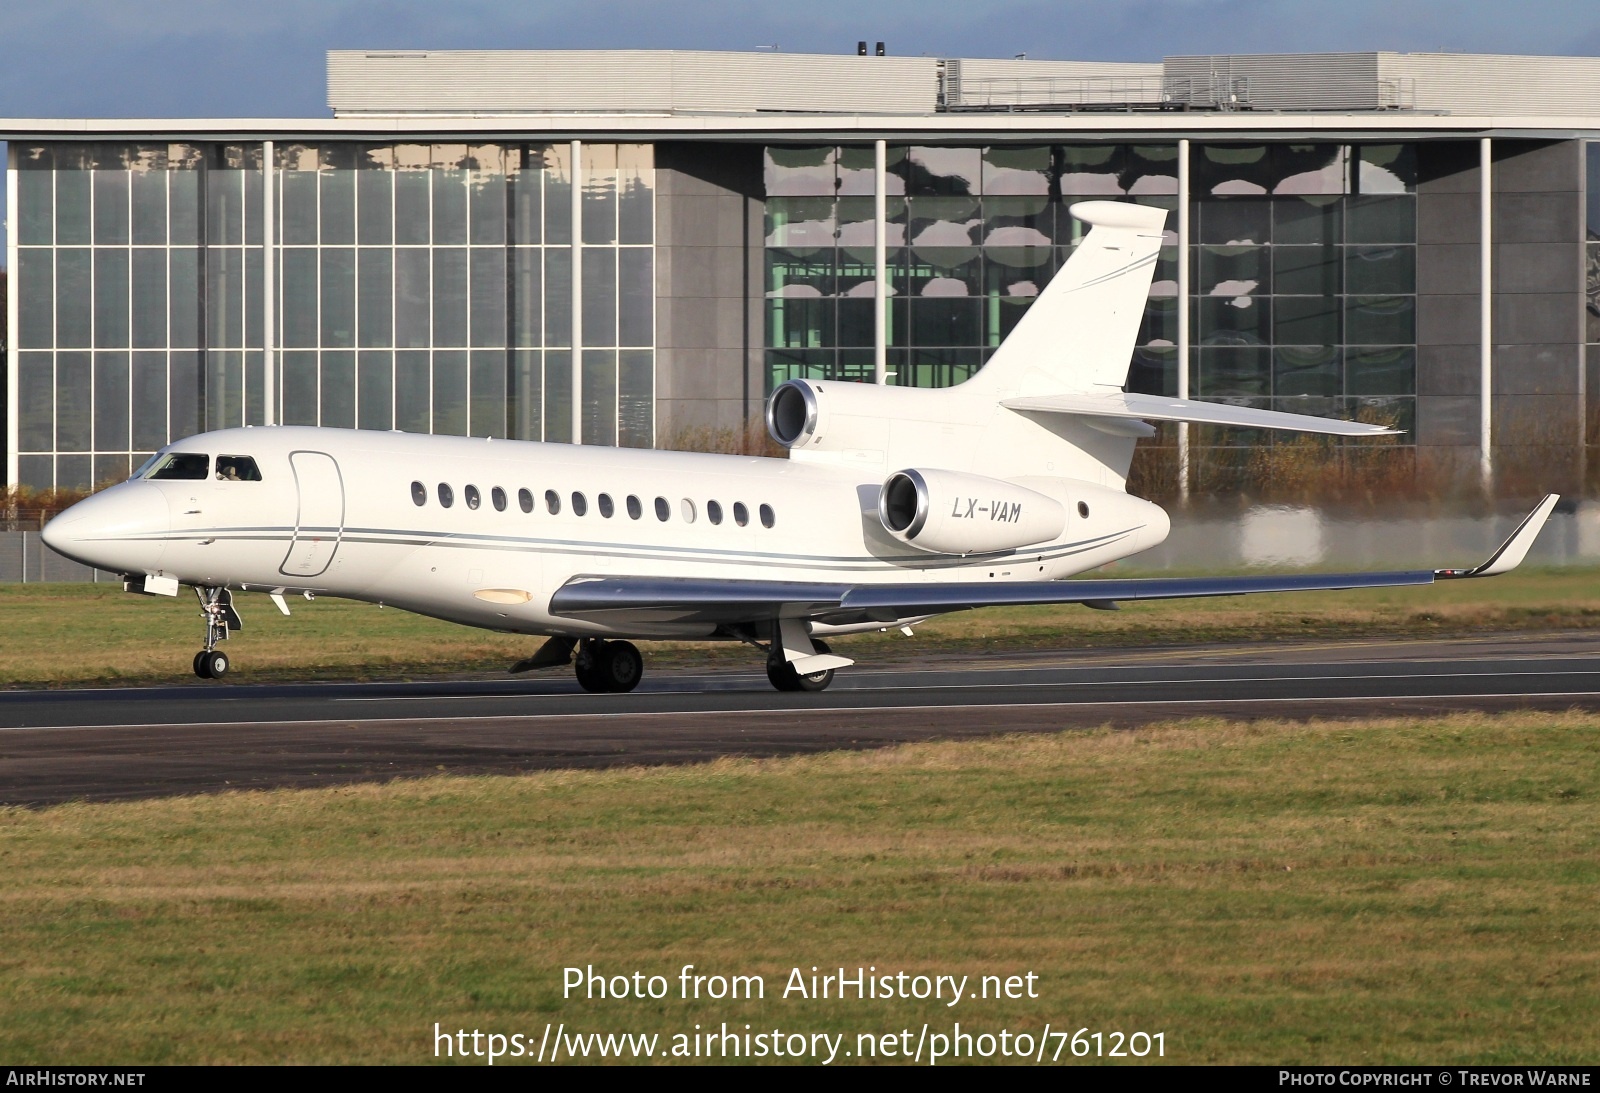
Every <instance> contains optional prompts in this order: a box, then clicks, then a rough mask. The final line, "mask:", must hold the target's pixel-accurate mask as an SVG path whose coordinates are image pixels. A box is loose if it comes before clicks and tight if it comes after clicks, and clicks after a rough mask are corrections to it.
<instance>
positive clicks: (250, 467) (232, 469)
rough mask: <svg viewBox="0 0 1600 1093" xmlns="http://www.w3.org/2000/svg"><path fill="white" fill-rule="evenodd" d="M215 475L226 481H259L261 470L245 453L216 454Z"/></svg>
mask: <svg viewBox="0 0 1600 1093" xmlns="http://www.w3.org/2000/svg"><path fill="white" fill-rule="evenodd" d="M217 477H218V478H220V479H223V480H224V481H227V482H259V481H261V471H260V470H259V469H258V468H257V467H256V461H255V460H254V459H252V458H251V457H250V456H247V455H219V456H217Z"/></svg>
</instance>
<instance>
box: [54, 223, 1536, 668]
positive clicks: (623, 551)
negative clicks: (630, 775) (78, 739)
mask: <svg viewBox="0 0 1600 1093" xmlns="http://www.w3.org/2000/svg"><path fill="white" fill-rule="evenodd" d="M1072 213H1073V215H1074V216H1076V217H1077V218H1078V219H1079V220H1081V221H1082V222H1084V223H1085V224H1087V225H1089V229H1090V230H1089V232H1088V234H1087V236H1086V237H1085V238H1084V239H1083V241H1082V242H1081V243H1080V245H1079V246H1078V247H1077V249H1076V250H1075V251H1074V252H1073V254H1072V256H1071V258H1070V259H1069V260H1068V261H1067V262H1066V263H1065V264H1064V265H1063V266H1062V268H1061V270H1060V272H1059V273H1057V274H1056V276H1055V277H1054V278H1053V279H1052V280H1051V281H1050V283H1049V284H1048V285H1047V286H1046V288H1045V290H1044V291H1043V292H1042V293H1041V294H1040V296H1039V298H1038V299H1037V300H1036V301H1035V302H1034V304H1033V306H1032V307H1031V308H1030V309H1029V310H1028V311H1027V313H1026V314H1025V315H1024V317H1023V318H1022V320H1021V321H1020V322H1019V323H1018V324H1017V327H1016V329H1015V330H1013V331H1012V333H1011V334H1010V336H1009V337H1007V338H1006V340H1005V342H1004V344H1003V345H1001V346H1000V348H999V349H998V350H997V351H996V352H995V354H994V356H993V357H992V359H991V360H990V361H989V363H988V364H986V365H985V366H984V367H983V368H982V369H981V370H980V371H979V372H978V373H977V374H976V375H975V376H973V377H972V378H971V379H969V380H967V381H966V382H965V383H962V384H960V385H959V386H956V387H950V388H945V389H934V390H928V389H916V388H901V387H890V386H878V385H870V384H856V383H842V382H837V381H832V380H790V381H789V382H787V383H784V384H782V385H780V386H779V387H778V388H777V389H776V390H775V391H774V392H773V394H772V397H771V400H770V401H769V402H768V404H767V424H768V427H769V429H770V431H771V433H772V436H773V437H774V439H776V440H777V441H778V442H779V443H780V444H782V445H784V446H786V447H787V448H788V449H789V458H788V459H770V458H757V457H746V456H731V455H706V454H695V453H687V452H668V451H646V450H630V449H625V448H610V447H592V446H589V447H586V446H572V445H560V444H541V443H531V442H522V441H509V440H493V439H477V438H470V437H446V436H422V435H414V434H406V433H399V432H392V433H381V432H370V431H368V432H363V431H351V430H342V429H317V428H300V427H279V426H269V427H261V428H244V429H229V430H225V431H221V432H213V433H205V434H202V435H199V436H193V437H189V438H188V439H185V440H180V441H177V442H175V443H173V444H170V445H168V446H167V447H166V448H164V449H163V450H161V451H160V452H158V453H156V454H155V456H153V457H152V458H151V459H150V461H149V462H147V463H146V464H145V465H144V466H143V467H142V468H140V469H139V471H138V472H137V473H136V474H134V476H133V477H132V478H131V479H130V480H129V481H127V482H124V483H122V484H120V485H117V486H113V487H111V488H109V489H106V490H104V491H102V492H100V493H97V494H95V495H93V496H91V497H89V498H87V499H86V500H84V501H81V502H79V503H78V504H76V505H74V506H73V507H72V508H70V509H68V510H67V511H66V512H64V513H62V514H61V515H60V516H58V517H56V518H55V519H54V520H53V521H51V522H50V524H49V525H48V526H47V527H46V528H45V531H44V540H45V542H46V543H47V544H49V545H50V546H51V547H52V548H54V549H55V550H57V551H58V552H60V553H61V554H63V555H66V556H67V557H69V558H72V559H75V560H77V561H79V562H82V563H84V564H85V565H91V566H96V567H98V568H100V569H104V570H109V571H113V572H120V573H122V574H125V587H126V588H127V589H128V590H129V591H132V592H140V593H146V594H154V595H167V596H173V595H177V594H178V592H179V590H180V587H181V586H183V585H189V586H191V587H192V588H193V589H194V590H195V592H196V594H197V595H198V597H199V599H200V604H201V607H202V616H203V621H204V626H205V648H204V649H203V650H202V651H201V652H199V653H197V654H196V655H195V658H194V670H195V673H196V674H197V675H199V676H202V677H208V678H212V679H217V678H221V677H222V676H223V675H224V674H225V673H226V672H227V671H228V657H227V654H226V653H224V652H223V651H222V650H221V649H220V648H218V645H219V643H220V642H221V641H222V640H223V639H225V638H227V637H228V636H229V634H230V632H231V631H235V630H238V629H239V628H240V626H241V622H240V618H239V613H238V611H237V609H236V606H235V598H234V593H235V592H236V591H248V592H262V593H265V594H266V595H268V596H269V597H271V599H272V601H273V602H274V603H275V604H276V605H277V607H278V609H279V610H280V611H283V612H284V613H287V612H288V606H287V603H286V600H285V597H287V596H289V595H294V594H298V595H304V596H305V597H306V598H308V599H310V598H312V597H315V596H318V595H327V596H342V597H347V598H351V599H356V600H364V601H368V602H373V603H382V604H387V605H389V606H392V607H398V608H403V609H405V610H407V611H413V612H417V613H419V614H423V615H431V616H434V617H436V618H440V619H447V620H450V621H452V622H458V623H462V624H465V625H468V626H479V627H485V628H488V629H492V630H499V631H505V632H510V633H519V634H530V635H542V636H544V637H546V639H547V640H546V641H545V642H544V643H543V644H542V646H540V648H539V649H538V650H537V652H535V653H534V654H533V655H532V656H530V657H528V658H527V659H526V660H523V661H521V662H520V663H518V664H516V665H513V666H512V669H511V670H512V671H521V670H527V669H532V668H542V667H550V666H555V665H565V664H569V663H571V664H574V665H575V667H576V672H577V677H578V682H579V683H580V684H581V685H582V686H583V687H584V688H585V689H587V690H590V691H629V690H632V689H633V688H634V687H635V686H636V685H637V684H638V682H639V679H640V676H641V674H642V672H643V661H642V659H641V657H640V655H639V651H638V649H637V648H636V647H635V646H634V645H633V644H632V643H631V642H630V641H629V640H627V639H630V638H632V639H645V638H671V639H679V640H682V639H706V640H730V641H743V642H748V643H749V644H751V645H754V646H756V647H757V648H759V649H762V650H764V651H765V653H766V662H767V675H768V677H769V678H770V679H771V681H772V684H773V686H775V687H777V688H778V689H779V690H787V691H818V690H821V689H822V688H824V687H826V686H827V685H828V684H829V683H830V682H831V681H832V678H833V673H834V670H835V669H838V668H842V667H845V666H846V665H848V664H850V663H851V661H850V660H848V659H847V658H845V657H842V656H838V655H837V654H835V653H834V652H833V651H832V650H831V649H830V648H829V647H828V644H827V641H826V638H828V637H831V636H833V635H836V634H847V633H850V632H852V631H863V630H874V629H883V628H888V627H899V626H904V625H907V624H909V623H912V622H917V621H920V620H922V619H925V618H928V617H929V616H932V615H937V614H941V613H944V612H950V611H960V610H964V609H968V608H977V607H988V606H994V605H1001V604H1042V603H1081V604H1084V605H1086V606H1088V607H1094V608H1112V607H1115V606H1116V603H1117V601H1120V600H1136V599H1153V598H1177V597H1192V596H1221V595H1234V594H1239V593H1246V592H1285V591H1295V590H1305V589H1343V588H1360V587H1375V586H1395V585H1416V584H1428V583H1430V582H1432V581H1434V580H1435V579H1438V578H1445V577H1481V576H1489V575H1491V574H1495V573H1502V572H1505V571H1506V570H1509V569H1511V568H1513V567H1515V566H1516V565H1517V564H1518V563H1519V562H1521V560H1522V558H1523V556H1524V555H1525V554H1526V553H1527V550H1528V547H1529V545H1530V544H1531V543H1532V541H1533V539H1534V537H1535V536H1536V535H1537V534H1538V533H1539V529H1540V527H1542V526H1543V524H1544V521H1545V519H1546V518H1547V517H1548V516H1549V514H1550V512H1551V510H1552V508H1553V507H1554V506H1555V503H1556V497H1555V496H1554V495H1552V496H1549V497H1546V498H1545V499H1544V500H1543V501H1542V502H1540V504H1539V506H1538V507H1537V508H1536V509H1535V510H1534V512H1533V513H1532V514H1531V515H1530V516H1529V517H1528V518H1527V520H1525V521H1524V522H1523V524H1522V526H1521V527H1520V528H1519V529H1518V530H1517V532H1516V533H1515V534H1514V535H1512V537H1511V538H1510V539H1509V540H1507V542H1506V544H1505V545H1504V546H1503V547H1501V549H1500V550H1499V551H1497V552H1496V553H1495V555H1494V556H1493V557H1492V558H1490V559H1489V560H1488V561H1487V562H1485V563H1483V564H1482V565H1480V566H1478V567H1477V568H1475V569H1470V570H1423V571H1418V572H1394V573H1346V574H1317V575H1292V576H1261V577H1227V578H1173V579H1144V580H1092V579H1083V580H1063V579H1062V578H1066V577H1071V576H1073V575H1075V574H1079V573H1083V572H1085V571H1087V570H1090V569H1093V568H1095V567H1096V566H1100V565H1104V564H1105V563H1107V562H1111V561H1114V560H1116V559H1119V558H1126V557H1127V556H1129V555H1131V554H1136V553H1138V552H1139V551H1141V550H1144V549H1146V548H1148V547H1151V546H1154V545H1155V544H1157V543H1160V542H1161V541H1162V540H1163V539H1165V538H1166V536H1167V532H1168V529H1169V523H1168V520H1167V514H1166V513H1165V512H1164V511H1162V510H1161V509H1160V508H1158V507H1157V506H1156V505H1153V504H1151V503H1150V502H1148V501H1144V500H1141V499H1139V498H1136V497H1131V496H1129V495H1128V493H1127V492H1126V488H1125V486H1126V479H1127V473H1128V467H1129V464H1130V462H1131V461H1132V457H1133V448H1134V444H1135V442H1136V441H1137V440H1138V439H1139V438H1140V437H1142V436H1150V435H1153V433H1154V429H1153V427H1152V426H1151V425H1150V424H1149V422H1152V421H1187V422H1198V423H1204V424H1211V425H1224V426H1242V427H1248V428H1257V429H1261V428H1266V429H1290V430H1300V431H1307V432H1315V433H1327V434H1332V435H1336V436H1366V435H1372V434H1376V433H1382V432H1384V431H1385V430H1384V429H1383V428H1382V427H1381V426H1373V425H1367V424H1362V423H1358V422H1351V421H1338V420H1331V419H1324V418H1315V417H1308V416H1303V415H1298V414H1288V413H1278V412H1273V411H1268V410H1260V409H1254V408H1249V407H1237V406H1226V405H1219V404H1213V403H1203V402H1191V401H1187V400H1179V399H1173V398H1163V397H1155V396H1149V395H1138V394H1130V393H1128V392H1126V391H1125V390H1124V385H1125V384H1126V381H1127V375H1128V368H1129V360H1130V358H1131V356H1132V350H1133V345H1134V340H1135V337H1136V336H1137V332H1138V327H1139V322H1140V316H1141V314H1142V313H1143V310H1144V303H1145V297H1146V296H1147V295H1148V293H1149V288H1150V282H1151V276H1152V271H1153V269H1154V266H1155V262H1156V256H1157V254H1158V252H1159V250H1160V247H1161V240H1162V226H1163V223H1164V221H1165V216H1166V214H1165V213H1164V212H1162V211H1161V210H1159V209H1151V208H1146V207H1144V206H1140V205H1134V204H1126V203H1120V202H1109V201H1087V202H1082V203H1079V204H1076V205H1074V206H1073V207H1072Z"/></svg>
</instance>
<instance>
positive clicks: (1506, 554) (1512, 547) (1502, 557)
mask: <svg viewBox="0 0 1600 1093" xmlns="http://www.w3.org/2000/svg"><path fill="white" fill-rule="evenodd" d="M1559 500H1561V495H1560V494H1559V493H1547V494H1545V497H1544V500H1543V501H1540V502H1539V503H1538V504H1537V505H1535V506H1534V509H1533V511H1532V512H1530V513H1528V515H1527V516H1526V517H1524V518H1523V521H1522V523H1520V524H1518V525H1517V530H1516V531H1513V532H1512V533H1511V538H1509V539H1507V540H1506V541H1505V542H1503V543H1501V544H1500V549H1499V550H1497V551H1495V552H1494V553H1493V554H1491V555H1489V560H1488V561H1486V562H1484V563H1483V564H1482V565H1480V566H1478V567H1476V568H1474V569H1436V570H1434V571H1433V575H1434V577H1435V578H1437V579H1439V580H1441V581H1442V580H1447V579H1449V578H1452V577H1493V576H1495V575H1496V574H1499V573H1509V572H1511V570H1513V569H1515V568H1517V566H1519V565H1521V564H1522V559H1524V558H1526V557H1527V556H1528V548H1529V547H1531V546H1533V541H1534V540H1535V539H1537V538H1538V537H1539V532H1540V531H1542V530H1544V524H1545V521H1546V520H1548V519H1550V514H1551V513H1552V512H1554V511H1555V507H1556V502H1557V501H1559Z"/></svg>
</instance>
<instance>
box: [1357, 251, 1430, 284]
mask: <svg viewBox="0 0 1600 1093" xmlns="http://www.w3.org/2000/svg"><path fill="white" fill-rule="evenodd" d="M1345 290H1346V291H1347V292H1350V293H1351V294H1352V295H1353V294H1356V293H1361V294H1374V295H1375V294H1378V293H1390V292H1404V293H1412V292H1415V291H1416V290H1417V262H1416V248H1414V247H1349V248H1346V250H1345Z"/></svg>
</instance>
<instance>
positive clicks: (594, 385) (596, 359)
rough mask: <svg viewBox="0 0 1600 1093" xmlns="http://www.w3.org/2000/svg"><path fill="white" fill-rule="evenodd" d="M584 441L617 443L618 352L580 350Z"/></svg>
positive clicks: (611, 350)
mask: <svg viewBox="0 0 1600 1093" xmlns="http://www.w3.org/2000/svg"><path fill="white" fill-rule="evenodd" d="M583 442H584V443H585V444H615V443H616V442H617V353H616V350H614V349H585V350H584V351H583Z"/></svg>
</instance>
